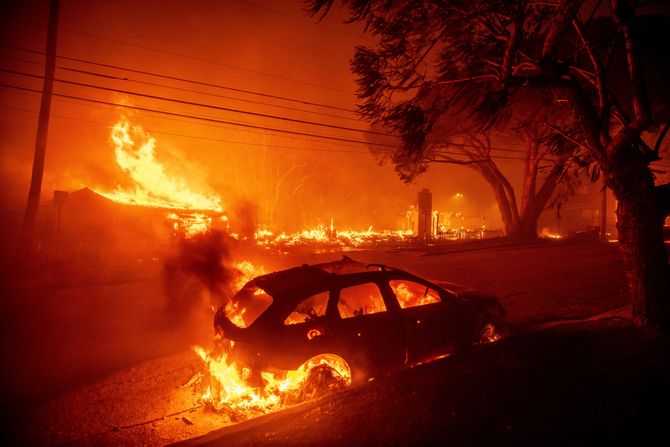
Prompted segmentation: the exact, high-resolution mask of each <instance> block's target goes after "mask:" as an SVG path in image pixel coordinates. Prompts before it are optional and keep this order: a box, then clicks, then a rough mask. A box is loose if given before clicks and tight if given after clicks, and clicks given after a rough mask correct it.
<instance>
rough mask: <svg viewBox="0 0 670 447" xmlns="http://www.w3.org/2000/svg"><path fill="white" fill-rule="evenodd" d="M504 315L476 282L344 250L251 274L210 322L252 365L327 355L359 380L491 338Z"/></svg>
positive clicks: (278, 366)
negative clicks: (429, 275)
mask: <svg viewBox="0 0 670 447" xmlns="http://www.w3.org/2000/svg"><path fill="white" fill-rule="evenodd" d="M503 314H504V310H503V308H502V306H501V305H500V303H499V302H498V300H497V299H496V298H495V297H493V296H490V295H485V294H483V293H481V292H477V291H475V290H474V289H470V288H465V287H463V286H457V285H455V284H450V283H442V282H430V281H427V280H425V279H423V278H420V277H417V276H415V275H413V274H411V273H408V272H405V271H403V270H398V269H394V268H391V267H387V266H385V265H380V264H373V265H365V264H362V263H359V262H356V261H353V260H351V259H350V258H347V257H344V258H343V259H342V260H341V261H337V262H332V263H326V264H316V265H303V266H302V267H296V268H292V269H289V270H284V271H280V272H275V273H271V274H268V275H263V276H259V277H257V278H255V279H253V280H251V281H249V282H248V283H247V284H246V285H245V286H244V287H243V288H242V289H241V290H240V291H239V292H238V293H237V294H236V295H235V296H234V297H233V299H232V302H231V303H230V304H229V305H228V306H225V307H221V308H220V309H219V310H218V312H217V313H216V316H215V319H214V327H215V330H216V331H217V333H218V334H219V335H220V336H222V337H224V338H226V339H230V340H232V341H234V343H233V344H232V345H233V348H232V350H231V352H230V354H229V355H230V356H231V359H233V360H235V361H237V362H239V363H240V364H242V365H244V366H246V367H248V368H250V369H252V370H263V371H273V370H274V371H277V370H293V369H296V368H298V367H299V366H300V365H302V364H303V363H304V362H306V361H308V360H309V359H311V358H314V357H316V356H319V355H322V354H328V355H334V356H337V357H339V358H341V359H343V360H344V361H345V362H346V364H347V365H348V367H349V369H350V373H351V378H352V380H353V382H354V383H356V382H359V381H362V380H364V379H366V378H368V377H371V376H374V375H376V374H379V373H382V372H387V371H391V370H395V369H399V368H402V367H406V366H411V365H413V364H417V363H420V362H424V361H427V360H429V359H431V358H435V357H438V356H444V355H449V354H452V353H454V352H457V351H459V350H461V349H464V348H466V347H468V346H471V345H472V344H476V343H481V342H487V341H495V340H496V339H497V338H499V337H500V335H499V333H500V329H501V323H502V316H503Z"/></svg>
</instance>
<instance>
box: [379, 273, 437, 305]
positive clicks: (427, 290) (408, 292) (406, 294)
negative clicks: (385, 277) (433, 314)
mask: <svg viewBox="0 0 670 447" xmlns="http://www.w3.org/2000/svg"><path fill="white" fill-rule="evenodd" d="M389 285H390V286H391V290H393V293H394V294H395V296H396V298H398V304H400V307H401V308H402V309H405V308H407V307H414V306H423V305H425V304H432V303H439V302H440V301H441V299H440V294H439V293H438V291H437V290H435V289H433V288H431V287H428V286H426V285H424V284H420V283H418V282H414V281H407V280H404V279H394V280H391V281H389Z"/></svg>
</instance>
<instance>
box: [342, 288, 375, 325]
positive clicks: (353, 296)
mask: <svg viewBox="0 0 670 447" xmlns="http://www.w3.org/2000/svg"><path fill="white" fill-rule="evenodd" d="M337 309H338V310H339V312H340V316H341V317H342V318H351V317H358V316H360V315H369V314H376V313H379V312H384V311H386V306H385V305H384V298H383V297H382V294H381V291H380V290H379V287H377V284H375V283H365V284H359V285H356V286H351V287H347V288H345V289H342V290H340V299H339V301H338V303H337Z"/></svg>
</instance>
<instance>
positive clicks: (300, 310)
mask: <svg viewBox="0 0 670 447" xmlns="http://www.w3.org/2000/svg"><path fill="white" fill-rule="evenodd" d="M328 297H329V292H328V291H327V290H326V291H325V292H321V293H317V294H316V295H312V296H310V297H309V298H307V299H305V300H303V301H302V302H301V303H300V304H298V306H297V307H296V308H295V310H294V311H293V312H291V314H290V315H289V316H288V317H286V320H284V324H298V323H305V322H307V321H312V320H315V319H317V318H319V317H323V316H324V315H326V308H327V307H328Z"/></svg>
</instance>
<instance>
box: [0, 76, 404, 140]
mask: <svg viewBox="0 0 670 447" xmlns="http://www.w3.org/2000/svg"><path fill="white" fill-rule="evenodd" d="M0 86H2V87H7V88H13V89H16V90H24V91H29V92H35V93H39V90H36V89H32V88H28V87H20V86H16V85H11V84H5V83H0ZM53 96H58V97H61V98H70V99H77V100H81V101H87V102H92V103H97V104H106V105H110V106H115V107H122V108H126V109H131V110H139V111H144V112H155V113H161V114H165V115H170V116H176V117H181V118H190V119H196V120H203V121H209V122H214V123H220V124H231V125H235V126H240V127H247V128H250V129H262V130H268V131H272V132H279V133H286V134H292V135H302V136H308V137H315V138H322V139H325V140H334V141H344V142H349V143H357V144H364V145H372V146H384V147H391V148H397V146H394V145H391V144H384V143H373V142H368V141H361V140H354V139H351V138H342V137H335V136H331V135H318V134H314V133H309V132H299V131H293V130H288V129H279V128H273V127H266V126H259V125H255V124H249V123H239V122H238V123H236V122H233V121H227V120H221V119H216V118H206V117H201V116H197V115H189V114H186V113H178V112H171V111H167V110H158V109H152V108H150V107H139V106H131V105H128V104H118V103H115V102H110V101H103V100H99V99H91V98H83V97H80V96H74V95H65V94H62V93H54V94H53Z"/></svg>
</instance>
